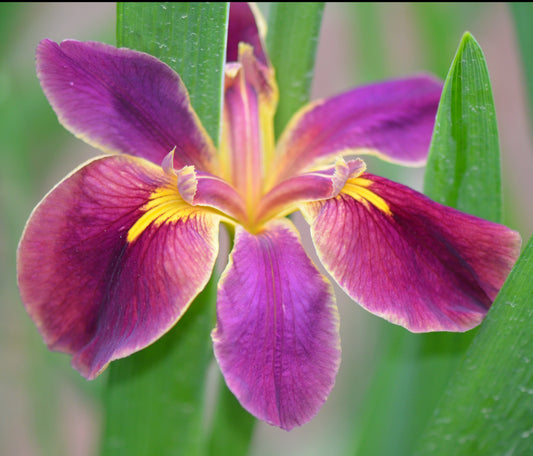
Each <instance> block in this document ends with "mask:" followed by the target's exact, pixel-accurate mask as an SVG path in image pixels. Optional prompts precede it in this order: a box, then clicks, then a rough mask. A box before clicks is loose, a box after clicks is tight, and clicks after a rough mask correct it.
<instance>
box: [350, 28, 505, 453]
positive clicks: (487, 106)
mask: <svg viewBox="0 0 533 456" xmlns="http://www.w3.org/2000/svg"><path fill="white" fill-rule="evenodd" d="M425 193H426V194H427V195H428V196H430V197H431V198H433V199H434V200H436V201H439V202H441V203H443V204H446V205H448V206H452V207H456V208H458V209H460V210H462V211H465V212H468V213H471V214H475V215H478V216H480V217H483V218H486V219H489V220H493V221H496V222H499V221H501V214H502V198H501V178H500V156H499V144H498V131H497V124H496V114H495V110H494V101H493V97H492V90H491V86H490V79H489V74H488V70H487V66H486V63H485V59H484V56H483V52H482V51H481V48H480V47H479V45H478V44H477V42H476V41H475V39H474V38H473V37H472V36H471V35H470V34H469V33H466V34H465V35H464V36H463V38H462V40H461V43H460V45H459V48H458V50H457V53H456V55H455V58H454V60H453V63H452V65H451V68H450V70H449V73H448V76H447V78H446V82H445V85H444V89H443V94H442V97H441V101H440V105H439V109H438V113H437V118H436V123H435V130H434V134H433V139H432V143H431V149H430V154H429V159H428V164H427V168H426V177H425ZM383 329H384V331H383V338H384V340H385V345H386V348H385V351H384V355H383V359H382V361H381V363H380V364H379V366H378V369H377V375H376V380H375V381H374V384H373V387H372V388H371V391H370V395H369V399H368V403H367V404H368V405H367V411H366V414H365V415H363V418H362V420H361V426H362V429H361V432H360V433H359V435H358V436H357V438H356V443H355V446H356V448H357V454H361V455H366V454H372V455H386V454H394V455H397V456H400V455H405V456H411V455H412V452H413V448H414V445H415V444H416V441H417V439H418V436H419V434H420V432H421V430H422V429H423V428H424V427H425V424H426V422H427V420H428V419H429V417H430V416H431V414H432V412H433V410H434V408H435V406H436V404H437V402H438V400H439V399H440V397H441V396H442V394H443V391H444V390H445V388H446V386H447V384H448V382H449V379H450V376H451V374H452V372H453V371H454V370H455V368H456V367H457V366H458V364H459V362H460V360H461V359H462V357H463V356H464V353H465V352H466V350H467V348H468V346H469V345H470V343H471V341H472V339H473V338H474V336H475V334H476V333H477V331H478V329H475V330H472V331H469V332H467V333H459V334H458V333H433V334H410V333H408V332H407V331H404V330H403V329H401V328H393V327H390V325H386V324H384V325H383ZM376 404H377V406H376ZM383 429H386V433H387V438H386V439H384V438H383Z"/></svg>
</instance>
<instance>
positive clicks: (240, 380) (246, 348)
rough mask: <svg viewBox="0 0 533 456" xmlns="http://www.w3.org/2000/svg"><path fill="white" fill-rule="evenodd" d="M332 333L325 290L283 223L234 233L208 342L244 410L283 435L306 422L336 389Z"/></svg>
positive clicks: (333, 319) (335, 336) (332, 312)
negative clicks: (251, 232)
mask: <svg viewBox="0 0 533 456" xmlns="http://www.w3.org/2000/svg"><path fill="white" fill-rule="evenodd" d="M338 326H339V322H338V315H337V309H336V305H335V302H334V297H333V293H332V288H331V285H330V284H329V283H328V282H327V281H326V279H325V278H324V277H323V276H321V275H320V273H319V272H318V271H317V269H316V268H315V266H314V265H313V264H312V262H311V260H310V259H309V257H308V256H307V255H306V253H305V251H304V250H303V247H302V245H301V244H300V240H299V237H298V234H297V232H296V230H295V228H294V226H293V225H292V224H291V223H290V222H289V221H288V220H286V219H281V220H277V221H275V222H273V223H271V224H270V225H269V226H267V228H266V229H265V230H264V231H263V232H261V233H260V234H257V235H252V234H250V233H248V232H246V231H244V230H242V229H240V228H237V230H236V237H235V247H234V250H233V252H232V255H231V257H230V263H229V265H228V267H227V268H226V270H225V272H224V274H223V276H222V278H221V281H220V283H219V292H218V303H217V327H216V329H215V330H214V331H213V334H212V337H213V341H214V349H215V356H216V358H217V360H218V363H219V365H220V368H221V370H222V373H223V375H224V378H225V379H226V383H227V385H228V387H229V388H230V390H231V391H232V392H233V393H234V394H235V396H236V397H237V399H238V400H239V401H240V402H241V404H242V405H243V407H244V408H246V409H247V410H248V411H249V412H250V413H252V414H253V415H255V416H256V417H257V418H259V419H261V420H264V421H266V422H268V423H270V424H273V425H276V426H279V427H281V428H283V429H287V430H289V429H291V428H293V427H294V426H299V425H302V424H304V423H305V422H307V421H309V420H310V419H311V418H312V417H313V416H314V415H315V414H316V413H317V412H318V410H319V408H320V407H321V406H322V404H323V403H324V402H325V400H326V398H327V396H328V394H329V392H330V391H331V388H332V387H333V383H334V381H335V376H336V373H337V370H338V366H339V362H340V339H339V333H338V330H339V328H338Z"/></svg>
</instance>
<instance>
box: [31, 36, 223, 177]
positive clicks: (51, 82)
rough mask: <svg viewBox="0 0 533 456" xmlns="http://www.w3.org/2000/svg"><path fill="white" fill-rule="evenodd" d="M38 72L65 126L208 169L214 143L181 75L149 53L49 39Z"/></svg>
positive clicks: (95, 139) (139, 152)
mask: <svg viewBox="0 0 533 456" xmlns="http://www.w3.org/2000/svg"><path fill="white" fill-rule="evenodd" d="M36 57H37V74H38V76H39V80H40V82H41V85H42V88H43V90H44V93H45V94H46V96H47V98H48V100H49V102H50V104H51V105H52V107H53V108H54V111H55V112H56V114H57V116H58V118H59V121H60V122H61V123H62V124H63V125H64V126H65V127H66V128H67V129H69V130H70V131H71V132H72V133H74V134H75V135H76V136H78V137H80V138H81V139H83V140H85V141H87V142H88V143H89V144H91V145H93V146H94V147H97V148H99V149H102V150H104V151H107V152H112V153H117V152H122V153H127V154H130V155H135V156H138V157H143V158H146V159H148V160H150V161H152V162H153V163H156V164H158V165H159V164H160V163H161V161H162V160H163V158H164V157H165V156H166V155H167V154H168V153H169V152H170V151H171V150H172V149H174V148H176V153H175V155H174V158H175V166H176V167H178V168H179V167H182V166H184V165H195V166H196V167H197V168H199V169H202V170H206V171H209V170H211V169H212V167H213V162H214V160H215V157H216V152H215V148H214V146H213V143H212V141H211V139H210V138H209V136H208V135H207V133H206V132H205V130H204V129H203V127H202V126H201V124H200V121H199V119H198V117H197V116H196V114H195V113H194V111H193V109H192V107H191V105H190V101H189V96H188V93H187V90H186V88H185V86H184V85H183V83H182V81H181V79H180V77H179V76H178V75H177V74H176V73H175V72H174V71H173V70H172V69H171V68H170V67H169V66H167V65H166V64H164V63H163V62H161V61H160V60H158V59H156V58H155V57H152V56H150V55H148V54H145V53H142V52H137V51H133V50H130V49H124V48H121V49H117V48H115V47H113V46H110V45H107V44H103V43H96V42H79V41H73V40H68V41H63V42H62V43H61V44H57V43H54V42H53V41H50V40H43V41H41V43H40V44H39V46H38V47H37V56H36Z"/></svg>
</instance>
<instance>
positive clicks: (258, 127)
mask: <svg viewBox="0 0 533 456" xmlns="http://www.w3.org/2000/svg"><path fill="white" fill-rule="evenodd" d="M277 97H278V92H277V86H276V83H275V80H274V73H273V71H272V69H271V68H269V67H266V66H264V65H262V64H261V63H260V62H259V61H258V59H257V58H256V57H255V55H254V54H253V48H252V47H251V46H250V45H248V44H243V43H241V45H240V46H239V62H238V63H233V64H231V65H228V66H227V67H226V76H225V87H224V109H223V122H222V141H221V147H220V157H219V158H220V167H221V174H222V177H223V178H224V179H225V180H226V181H228V182H230V183H231V184H232V185H233V186H234V187H235V189H236V190H237V191H238V193H240V194H241V195H242V196H243V198H244V199H245V200H246V205H247V210H249V211H252V210H253V206H254V205H255V204H256V203H257V201H258V199H259V197H260V195H261V193H262V185H263V177H264V174H265V170H266V169H267V164H268V163H270V160H271V158H272V155H273V153H274V131H273V126H274V123H273V118H274V113H275V109H276V103H277Z"/></svg>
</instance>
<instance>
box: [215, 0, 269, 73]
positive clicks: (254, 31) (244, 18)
mask: <svg viewBox="0 0 533 456" xmlns="http://www.w3.org/2000/svg"><path fill="white" fill-rule="evenodd" d="M265 34H266V24H265V21H264V19H263V16H262V14H261V12H260V11H259V9H258V8H257V7H256V6H255V4H253V3H248V2H231V3H230V9H229V22H228V44H227V48H226V61H227V62H236V61H237V60H238V58H239V43H247V44H250V45H251V46H252V47H253V49H254V54H255V56H256V57H257V58H258V59H259V61H260V62H261V63H262V64H263V65H266V66H268V65H269V63H268V58H267V55H266V52H265V49H264V44H263V40H264V38H265Z"/></svg>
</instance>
